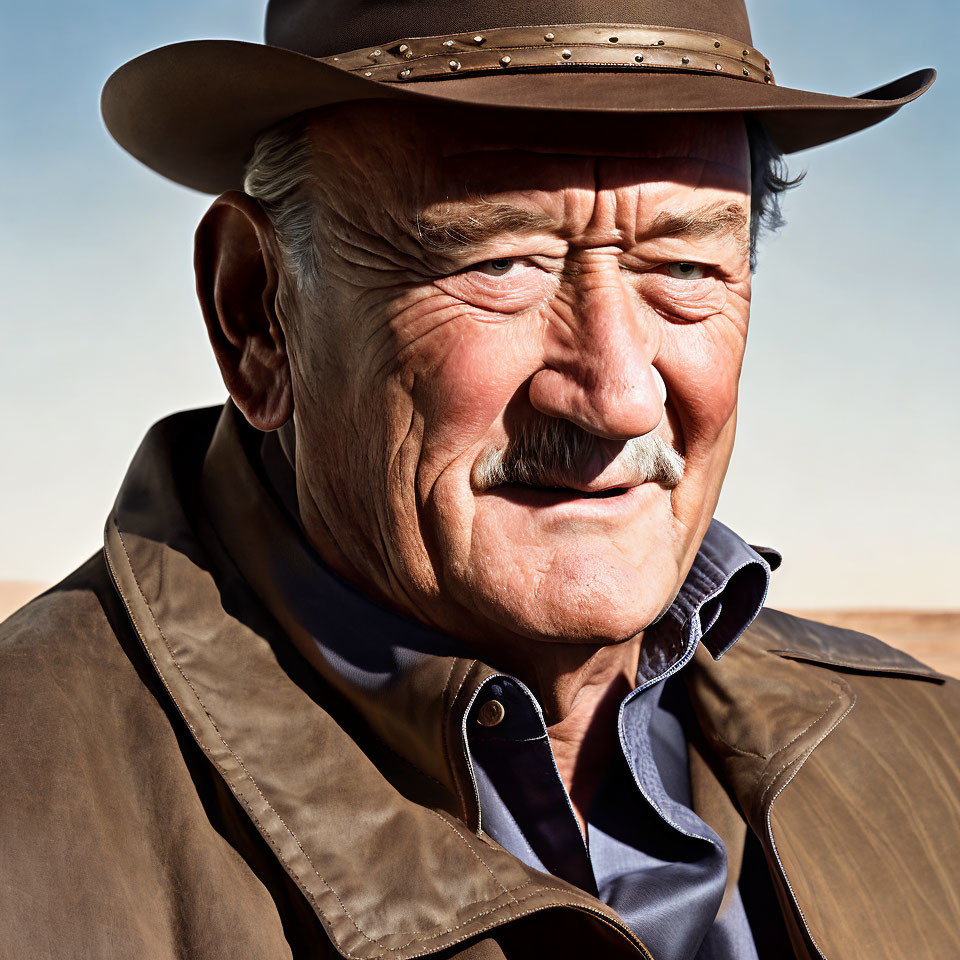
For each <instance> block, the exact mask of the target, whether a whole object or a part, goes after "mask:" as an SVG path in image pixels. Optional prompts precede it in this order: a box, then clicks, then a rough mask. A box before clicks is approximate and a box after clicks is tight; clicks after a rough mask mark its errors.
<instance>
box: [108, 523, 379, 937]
mask: <svg viewBox="0 0 960 960" xmlns="http://www.w3.org/2000/svg"><path fill="white" fill-rule="evenodd" d="M116 530H117V537H118V538H119V540H120V546H121V548H122V549H123V553H124V556H125V557H126V559H127V565H128V566H129V568H130V573H131V574H132V575H133V582H134V583H135V584H136V585H137V590H138V591H139V592H140V596H141V597H142V598H143V602H144V604H146V607H147V610H148V611H149V612H150V619H151V620H153V625H154V626H155V627H156V628H157V632H158V633H159V634H160V639H161V640H163V645H164V646H165V647H166V648H167V653H168V654H170V659H171V660H172V661H173V663H174V666H175V667H176V668H177V672H178V673H179V674H180V676H181V677H183V680H184V682H185V683H186V684H187V686H189V687H190V690H191V692H192V693H193V695H194V697H196V700H197V703H199V704H200V708H201V709H202V710H203V712H204V715H205V716H206V717H207V719H208V720H209V721H210V724H211V726H212V727H213V729H214V731H215V732H216V734H217V737H218V738H219V740H220V742H221V743H222V744H223V745H224V747H225V748H226V749H227V750H228V751H229V753H230V755H231V756H232V757H233V759H234V760H236V761H237V763H238V764H239V765H240V769H241V770H243V772H244V774H245V775H246V777H247V779H249V781H250V782H251V783H252V784H253V786H254V787H255V788H256V791H257V793H258V794H259V795H260V799H261V800H263V802H264V803H265V804H266V805H267V806H268V807H269V808H270V810H271V812H272V813H273V815H274V816H275V817H276V818H277V819H278V820H279V821H280V823H281V824H283V828H284V829H285V830H286V831H287V833H289V834H290V836H291V837H292V838H293V840H294V842H295V843H296V845H297V846H298V847H299V848H300V852H301V853H302V854H303V855H304V857H305V858H306V861H307V863H309V864H310V867H311V869H312V870H313V872H314V874H315V875H316V877H317V879H318V880H319V881H320V882H321V883H322V884H323V885H324V886H325V887H326V888H327V889H328V890H329V891H330V892H331V893H332V894H333V895H334V897H336V899H337V903H339V904H340V909H341V910H342V911H343V913H344V915H345V916H346V917H347V919H348V920H349V921H350V922H351V923H352V924H353V925H354V927H355V928H356V930H357V933H359V934H360V936H362V937H363V938H364V939H365V940H367V941H369V942H370V943H372V944H374V945H375V946H378V947H380V948H381V949H382V948H383V944H381V943H380V942H379V941H377V940H374V939H373V938H372V937H369V936H367V934H366V933H364V932H363V930H361V929H360V927H359V926H358V924H357V921H356V920H354V919H353V917H352V916H350V912H349V911H348V910H347V908H346V906H345V905H344V903H343V900H341V899H340V894H338V893H337V891H336V890H334V889H333V887H332V886H330V884H329V883H328V882H327V881H326V880H324V878H323V877H322V876H321V875H320V873H319V871H318V870H317V868H316V866H314V863H313V861H312V860H311V859H310V855H309V854H308V853H307V851H306V850H304V849H303V844H302V843H301V842H300V839H299V838H298V837H297V835H296V834H295V833H294V832H293V831H292V830H291V829H290V827H289V826H288V825H287V822H286V821H285V820H284V819H283V817H281V816H280V814H279V813H277V811H276V809H275V808H274V806H273V804H272V803H271V802H270V801H269V800H268V799H267V798H266V797H265V796H264V794H263V791H262V790H261V789H260V784H258V783H257V781H256V780H255V779H254V778H253V776H252V775H251V774H250V772H249V771H248V770H247V768H246V765H245V764H244V762H243V761H242V760H241V759H240V757H239V756H237V753H236V751H234V749H233V748H232V747H231V746H230V745H229V744H228V743H227V741H226V740H225V739H224V738H223V734H222V733H221V732H220V728H219V727H218V726H217V722H216V720H214V719H213V717H212V716H211V715H210V711H209V710H208V709H207V707H206V705H205V704H204V702H203V700H201V699H200V694H199V693H197V690H196V687H194V685H193V682H192V681H191V680H190V678H189V677H188V676H187V675H186V673H184V671H183V668H182V667H181V666H180V662H179V661H178V660H177V658H176V656H175V655H174V652H173V650H172V649H171V648H170V644H169V642H168V641H167V637H166V634H164V632H163V629H162V628H161V626H160V624H159V623H158V622H157V618H156V615H155V614H154V612H153V607H151V606H150V601H149V600H147V597H146V594H144V592H143V587H141V586H140V580H139V578H138V577H137V573H136V571H135V570H134V569H133V563H132V562H131V560H130V554H129V553H128V552H127V545H126V543H125V542H124V539H123V533H122V532H121V531H120V528H119V527H117V528H116ZM181 713H182V711H181ZM188 726H190V724H189V721H188ZM190 729H191V732H193V733H194V735H195V736H196V731H194V730H193V727H192V726H191V727H190ZM281 860H282V858H281ZM311 899H312V898H311ZM314 903H315V904H316V901H315V900H314ZM316 906H317V908H318V909H319V908H320V905H319V904H316ZM331 936H332V933H331Z"/></svg>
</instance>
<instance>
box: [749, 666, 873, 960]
mask: <svg viewBox="0 0 960 960" xmlns="http://www.w3.org/2000/svg"><path fill="white" fill-rule="evenodd" d="M835 685H836V687H837V688H838V689H839V690H840V693H839V694H838V695H837V699H836V700H834V701H833V703H831V704H830V706H831V707H832V706H834V704H837V703H839V702H840V701H841V700H843V696H844V694H849V696H850V703H849V704H848V705H847V709H846V710H844V711H843V713H841V714H840V716H839V717H837V719H836V720H835V721H834V723H833V724H832V725H831V726H830V728H829V729H828V730H826V731H825V732H824V734H823V736H821V737H818V738H817V740H816V741H815V742H814V743H812V744H811V745H810V747H809V749H808V750H806V751H805V752H804V753H803V754H801V756H800V757H798V758H797V759H798V760H801V761H802V762H800V763H797V765H796V768H795V769H794V770H793V771H792V772H791V773H790V776H788V777H787V778H786V779H785V780H784V782H783V783H782V784H781V786H780V789H779V790H778V791H777V792H776V793H775V794H774V795H773V797H772V798H771V800H770V806H769V807H767V814H766V818H765V819H766V821H767V834H768V835H769V837H770V846H771V847H772V848H773V855H774V856H775V857H776V858H777V864H778V865H779V867H780V874H781V876H782V877H783V881H784V883H786V885H787V889H788V890H789V891H790V898H791V900H793V903H794V906H795V907H796V908H797V913H798V914H799V915H800V920H801V922H802V923H803V928H804V930H806V931H807V936H808V937H809V938H810V942H811V943H812V944H813V947H814V949H815V950H816V951H817V953H819V954H820V956H821V957H822V958H824V960H826V954H824V952H823V951H822V950H821V949H820V944H819V943H817V940H816V938H815V937H814V935H813V931H812V930H811V929H810V924H809V923H807V918H806V916H804V913H803V907H801V906H800V901H799V900H798V899H797V895H796V893H795V892H794V890H793V884H791V883H790V878H789V877H788V876H787V871H786V870H785V869H784V867H783V861H782V860H781V859H780V853H779V851H778V850H777V842H776V840H774V838H773V824H772V823H771V822H770V815H771V813H772V812H773V805H774V804H775V803H776V802H777V797H779V796H780V794H781V793H783V791H784V790H786V789H787V787H788V786H789V785H790V784H791V783H792V782H793V778H794V777H795V776H796V775H797V774H798V773H799V772H800V769H801V768H802V766H803V763H805V762H806V760H807V759H808V758H809V756H810V755H811V754H812V753H813V751H814V750H816V748H817V747H818V746H820V744H821V743H823V741H824V740H826V739H827V737H829V736H830V734H831V733H833V731H834V730H836V728H837V727H838V726H839V725H840V723H841V721H842V720H843V718H844V717H846V715H847V714H848V713H849V712H850V711H851V710H852V709H853V707H854V704H855V703H856V702H857V695H856V694H855V693H854V692H853V690H852V689H851V688H850V687H849V686H847V685H846V684H842V683H839V682H838V683H835ZM828 709H829V708H828ZM824 715H826V712H825V713H824ZM772 786H773V782H771V784H770V787H772ZM770 787H767V789H766V790H764V792H763V797H766V795H767V794H768V793H769V792H770ZM760 802H761V806H762V804H763V798H761V801H760Z"/></svg>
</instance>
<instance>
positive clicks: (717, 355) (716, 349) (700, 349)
mask: <svg viewBox="0 0 960 960" xmlns="http://www.w3.org/2000/svg"><path fill="white" fill-rule="evenodd" d="M679 333H681V334H682V336H679V335H678V332H674V333H673V334H672V335H671V336H669V337H667V338H665V342H664V346H663V349H662V350H661V353H660V356H659V357H658V362H657V366H658V367H659V369H660V372H661V374H662V376H663V378H664V381H665V383H666V386H667V398H668V401H669V402H670V404H671V406H672V407H673V408H674V409H675V410H676V414H677V418H678V420H679V421H680V423H681V428H682V430H683V434H684V443H685V445H687V446H690V445H691V444H694V443H696V442H700V441H703V440H709V439H711V438H713V437H715V436H716V435H717V433H719V431H720V430H721V429H722V428H723V426H724V425H725V424H726V423H727V422H728V421H729V419H730V418H731V416H732V415H733V413H734V411H735V410H736V406H737V396H738V385H739V378H740V363H741V360H742V357H743V339H742V337H740V336H739V335H737V334H732V333H731V331H730V329H729V328H727V329H725V330H723V331H718V330H717V329H716V328H715V329H712V330H711V329H710V328H708V327H707V326H706V325H699V324H698V325H697V326H696V327H683V328H680V329H679Z"/></svg>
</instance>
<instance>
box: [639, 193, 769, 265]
mask: <svg viewBox="0 0 960 960" xmlns="http://www.w3.org/2000/svg"><path fill="white" fill-rule="evenodd" d="M724 236H732V237H733V238H734V240H736V242H737V249H738V251H739V252H740V253H741V254H743V255H744V256H748V255H749V253H750V217H749V216H748V215H747V211H746V210H745V209H744V207H743V206H742V205H741V204H739V203H736V202H735V201H720V202H718V203H713V204H710V205H709V206H706V207H701V208H700V209H699V210H690V211H686V212H683V213H676V212H671V213H660V214H657V216H656V217H655V218H654V219H653V222H652V223H651V224H650V225H649V226H648V227H647V228H646V229H645V230H644V231H643V236H642V238H641V239H644V240H655V239H657V238H658V237H676V238H677V239H680V240H709V239H711V238H713V237H724Z"/></svg>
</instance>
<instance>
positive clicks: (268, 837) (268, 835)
mask: <svg viewBox="0 0 960 960" xmlns="http://www.w3.org/2000/svg"><path fill="white" fill-rule="evenodd" d="M117 536H118V538H119V539H120V542H121V546H122V547H123V552H124V554H125V555H126V557H127V564H128V566H129V565H130V557H129V555H128V554H127V551H126V547H125V546H124V545H123V537H122V536H121V534H120V531H119V529H117ZM103 556H104V559H105V560H106V562H107V568H108V569H109V571H110V575H111V577H112V578H113V582H114V584H115V585H116V588H117V592H118V593H119V594H120V599H121V601H122V603H123V606H124V609H126V611H127V616H128V617H129V618H130V622H131V624H132V625H133V628H134V630H135V632H136V634H137V638H138V639H139V640H140V643H141V644H142V646H143V648H144V650H146V653H147V656H148V657H149V658H150V662H151V663H152V664H153V669H154V670H155V671H156V674H157V676H158V677H159V678H160V682H161V683H162V684H163V688H164V690H166V691H167V696H169V697H170V699H171V700H172V701H173V705H174V706H175V707H176V708H177V712H178V713H179V714H180V716H181V717H182V718H183V722H184V723H185V724H186V725H187V729H188V730H189V731H190V732H191V733H192V734H193V737H194V740H195V741H196V743H197V745H198V746H199V747H200V749H201V750H202V751H203V753H204V754H205V755H207V756H208V757H210V750H209V748H208V747H207V745H206V744H205V743H203V741H202V740H201V739H200V734H199V732H198V731H197V729H196V727H194V725H193V724H192V723H191V722H190V719H189V718H188V717H187V715H186V714H185V713H184V712H183V708H182V707H181V706H180V701H179V700H178V699H177V695H176V694H175V693H174V692H173V690H171V689H170V684H169V683H167V678H166V677H165V676H164V675H163V671H162V670H161V669H160V665H159V664H158V663H157V659H156V657H154V655H153V651H152V650H150V648H149V647H147V645H146V642H145V641H144V639H143V636H142V634H141V633H140V629H139V627H138V626H137V621H136V618H135V617H134V615H133V611H132V610H131V609H130V604H129V603H128V602H127V598H126V597H125V596H124V594H123V591H122V590H121V589H120V583H119V580H118V578H117V574H116V571H115V569H114V566H113V561H112V560H111V559H110V554H109V552H108V551H107V549H106V548H104V551H103ZM130 572H131V574H133V579H134V582H136V583H137V588H138V589H139V588H140V584H139V582H138V581H137V575H136V574H135V573H134V572H133V567H132V566H131V567H130ZM140 595H141V597H143V591H142V590H140ZM143 599H144V603H146V597H144V598H143ZM147 609H150V605H149V603H147ZM150 615H151V618H152V617H153V611H152V610H151V612H150ZM154 622H156V620H155V619H154ZM168 649H169V648H168ZM212 722H213V721H212V719H211V723H212ZM210 762H211V763H214V760H213V758H212V757H210ZM224 782H225V783H226V784H227V787H228V789H229V790H230V792H231V793H232V794H233V795H234V796H235V797H236V798H237V801H238V802H239V803H240V804H242V805H243V807H244V808H245V809H246V811H247V814H248V816H249V817H250V819H251V820H252V821H253V822H254V824H255V825H256V827H257V829H258V830H259V831H260V832H261V833H262V834H263V835H264V837H265V839H266V841H267V843H268V844H269V845H270V849H271V850H273V852H274V854H276V857H277V859H278V860H279V861H280V863H282V864H283V866H284V867H285V868H286V869H288V870H292V868H291V867H290V864H289V863H287V861H286V859H285V858H284V856H283V853H282V852H281V851H280V848H279V847H278V846H277V843H276V841H275V840H274V839H273V836H272V834H271V833H270V832H269V831H268V830H267V829H266V827H264V826H263V825H262V824H261V822H260V818H259V817H258V816H257V815H256V814H255V813H254V812H253V809H252V808H251V806H250V804H249V803H248V802H247V800H246V798H245V797H244V796H243V795H242V794H240V793H239V792H238V791H237V788H236V787H235V786H234V785H233V784H232V783H231V782H230V781H229V780H227V779H226V777H225V778H224ZM296 882H297V885H298V886H299V887H300V889H301V890H303V892H304V894H305V896H306V897H307V899H309V900H310V902H311V903H312V904H313V905H314V907H315V908H316V909H317V910H318V911H319V912H320V913H322V912H323V911H322V909H321V907H320V904H319V903H317V900H316V897H314V895H313V894H312V893H311V892H310V891H309V890H308V889H307V888H306V887H305V886H304V885H303V883H301V882H300V880H299V879H297V881H296ZM330 936H331V939H333V935H332V934H331V935H330ZM347 956H351V954H347Z"/></svg>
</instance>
